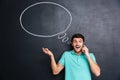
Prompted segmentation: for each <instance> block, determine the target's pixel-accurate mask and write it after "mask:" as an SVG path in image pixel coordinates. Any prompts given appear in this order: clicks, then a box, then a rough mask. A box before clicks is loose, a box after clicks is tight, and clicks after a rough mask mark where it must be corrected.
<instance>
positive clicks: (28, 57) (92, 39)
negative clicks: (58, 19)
mask: <svg viewBox="0 0 120 80" xmlns="http://www.w3.org/2000/svg"><path fill="white" fill-rule="evenodd" d="M40 1H52V2H56V3H58V4H61V5H63V6H64V7H66V8H67V9H68V10H69V11H70V12H71V14H72V17H73V21H72V24H71V26H70V28H69V29H68V30H67V32H66V34H67V36H68V37H69V38H71V36H72V35H73V34H74V33H82V34H83V35H84V36H85V38H86V45H87V46H88V48H89V49H90V52H93V53H94V54H95V56H96V59H97V62H98V64H99V65H100V67H101V76H100V77H99V78H95V77H94V76H93V80H120V70H119V68H120V62H119V61H120V52H119V50H120V49H119V46H120V0H1V1H0V20H1V21H0V28H1V36H0V37H1V42H0V43H1V52H0V79H1V80H64V71H63V72H61V73H60V74H59V75H58V76H53V75H52V72H51V69H50V59H49V57H48V56H47V55H45V54H43V52H42V50H41V48H42V47H48V48H49V49H50V50H51V51H52V52H53V53H54V55H55V59H56V61H58V60H59V58H60V56H61V55H62V53H63V52H64V51H65V50H69V48H70V47H69V45H67V44H66V43H62V41H61V40H60V39H58V38H57V36H54V37H51V38H41V37H35V36H32V35H30V34H28V33H26V32H25V31H24V30H23V29H22V28H21V26H20V22H19V17H20V14H21V12H22V11H23V10H24V9H25V8H26V7H28V6H30V5H32V4H34V3H37V2H40ZM49 28H51V27H48V29H49ZM61 28H62V26H61Z"/></svg>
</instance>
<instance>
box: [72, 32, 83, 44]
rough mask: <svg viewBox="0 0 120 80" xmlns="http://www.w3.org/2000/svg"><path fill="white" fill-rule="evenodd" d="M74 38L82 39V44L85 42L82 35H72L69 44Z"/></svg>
mask: <svg viewBox="0 0 120 80" xmlns="http://www.w3.org/2000/svg"><path fill="white" fill-rule="evenodd" d="M74 38H82V39H83V42H85V38H84V36H83V35H82V34H79V33H78V34H74V35H73V36H72V38H71V42H73V39H74Z"/></svg>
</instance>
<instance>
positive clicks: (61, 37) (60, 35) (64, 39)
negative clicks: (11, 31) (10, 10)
mask: <svg viewBox="0 0 120 80" xmlns="http://www.w3.org/2000/svg"><path fill="white" fill-rule="evenodd" d="M40 4H51V5H56V6H59V7H60V8H62V9H64V10H65V11H66V12H67V13H68V14H69V17H70V18H69V23H68V25H67V26H66V29H65V30H64V31H61V32H58V33H56V34H53V35H38V34H34V33H32V32H30V31H28V30H27V29H26V28H25V26H23V22H22V17H23V14H24V13H25V12H26V11H27V10H28V9H30V8H32V7H34V6H36V5H40ZM19 19H20V25H21V27H22V29H23V30H24V31H25V32H27V33H28V34H30V35H32V36H36V37H54V36H57V35H58V39H62V42H67V41H68V40H69V38H68V37H67V36H66V31H67V30H68V29H69V27H70V25H71V22H72V15H71V13H70V11H69V10H68V9H67V8H65V7H64V6H62V5H60V4H58V3H55V2H38V3H35V4H32V5H30V6H28V7H27V8H25V9H24V10H23V11H22V13H21V15H20V18H19Z"/></svg>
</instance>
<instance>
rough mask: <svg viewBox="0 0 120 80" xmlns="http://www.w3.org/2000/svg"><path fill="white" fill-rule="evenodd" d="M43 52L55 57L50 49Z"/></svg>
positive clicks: (44, 49)
mask: <svg viewBox="0 0 120 80" xmlns="http://www.w3.org/2000/svg"><path fill="white" fill-rule="evenodd" d="M42 50H43V52H44V53H45V54H47V55H48V56H50V57H51V56H53V53H52V52H51V51H50V50H49V49H48V48H42Z"/></svg>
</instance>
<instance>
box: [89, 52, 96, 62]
mask: <svg viewBox="0 0 120 80" xmlns="http://www.w3.org/2000/svg"><path fill="white" fill-rule="evenodd" d="M90 57H91V58H92V60H93V61H94V62H95V63H97V62H96V58H95V56H94V54H93V53H90Z"/></svg>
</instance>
